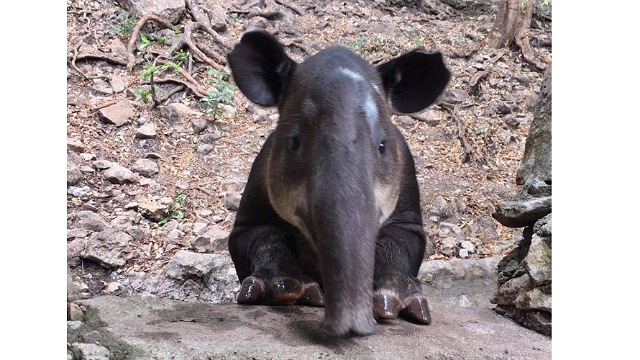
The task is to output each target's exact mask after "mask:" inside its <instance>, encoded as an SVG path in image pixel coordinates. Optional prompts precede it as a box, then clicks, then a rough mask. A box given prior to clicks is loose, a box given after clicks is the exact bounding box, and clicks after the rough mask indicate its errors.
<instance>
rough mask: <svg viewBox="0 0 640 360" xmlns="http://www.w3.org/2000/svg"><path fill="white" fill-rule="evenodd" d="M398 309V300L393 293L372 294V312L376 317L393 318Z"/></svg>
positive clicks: (395, 316)
mask: <svg viewBox="0 0 640 360" xmlns="http://www.w3.org/2000/svg"><path fill="white" fill-rule="evenodd" d="M400 309H401V307H400V300H399V299H398V296H396V295H395V294H390V293H378V294H375V295H374V296H373V314H374V315H375V317H376V318H378V319H395V318H397V317H398V311H399V310H400Z"/></svg>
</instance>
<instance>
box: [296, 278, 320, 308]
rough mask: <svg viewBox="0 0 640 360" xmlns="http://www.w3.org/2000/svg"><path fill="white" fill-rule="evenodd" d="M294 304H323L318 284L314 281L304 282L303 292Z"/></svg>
mask: <svg viewBox="0 0 640 360" xmlns="http://www.w3.org/2000/svg"><path fill="white" fill-rule="evenodd" d="M296 304H299V305H307V306H324V294H323V293H322V290H321V289H320V285H318V283H316V282H312V283H305V284H304V292H303V293H302V296H300V299H298V302H296Z"/></svg>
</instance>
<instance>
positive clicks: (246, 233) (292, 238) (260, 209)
mask: <svg viewBox="0 0 640 360" xmlns="http://www.w3.org/2000/svg"><path fill="white" fill-rule="evenodd" d="M271 142H272V140H271V136H270V137H269V139H267V141H266V142H265V145H264V147H263V148H262V150H261V151H260V154H258V156H257V158H256V160H255V162H254V164H253V167H252V169H251V173H250V174H249V180H248V181H247V186H246V187H245V190H244V194H243V196H242V199H241V201H240V206H239V208H238V212H237V213H236V221H235V224H234V226H233V230H232V231H231V234H230V235H229V253H230V255H231V258H232V260H233V262H234V264H235V267H236V273H237V274H238V278H239V279H240V282H241V283H242V287H241V289H240V292H239V293H238V297H237V301H238V303H239V304H276V305H289V304H294V303H298V304H303V305H315V306H322V305H324V297H323V295H322V292H321V290H320V286H319V285H318V284H317V283H316V282H314V281H312V280H311V279H310V278H308V277H307V276H305V275H304V274H303V272H302V270H301V269H300V265H299V263H298V260H297V248H296V236H297V230H296V229H295V228H294V227H293V226H291V225H290V224H288V223H287V222H285V221H284V220H283V219H282V218H280V217H279V216H278V214H277V213H276V212H275V210H274V209H273V206H272V205H271V203H270V201H269V197H268V195H267V191H266V187H265V183H264V181H265V179H264V176H266V171H265V167H266V160H267V155H268V152H269V149H270V144H271Z"/></svg>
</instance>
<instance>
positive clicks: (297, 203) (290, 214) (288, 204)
mask: <svg viewBox="0 0 640 360" xmlns="http://www.w3.org/2000/svg"><path fill="white" fill-rule="evenodd" d="M267 193H268V194H269V199H270V201H271V206H273V209H274V210H275V211H276V213H278V215H280V217H281V218H283V219H284V220H285V221H286V222H288V223H290V224H291V225H293V226H295V227H296V228H298V230H300V232H301V233H302V235H304V236H305V237H306V238H307V239H311V235H310V232H309V229H308V228H307V224H306V223H305V222H304V220H303V219H302V218H301V217H300V214H299V212H298V211H297V210H298V209H301V208H302V209H305V208H306V206H305V204H306V201H307V200H306V195H305V192H304V188H303V186H297V187H289V186H288V187H286V188H285V187H282V186H277V185H276V186H274V185H272V184H271V183H269V182H268V180H267ZM312 245H314V244H312Z"/></svg>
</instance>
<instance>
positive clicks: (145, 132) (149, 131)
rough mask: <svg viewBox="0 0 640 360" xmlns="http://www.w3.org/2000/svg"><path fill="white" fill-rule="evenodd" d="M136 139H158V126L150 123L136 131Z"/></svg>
mask: <svg viewBox="0 0 640 360" xmlns="http://www.w3.org/2000/svg"><path fill="white" fill-rule="evenodd" d="M135 136H136V138H138V139H155V138H156V137H157V132H156V124H154V123H152V122H148V123H146V124H143V125H142V126H140V127H139V128H137V129H136V135H135Z"/></svg>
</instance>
